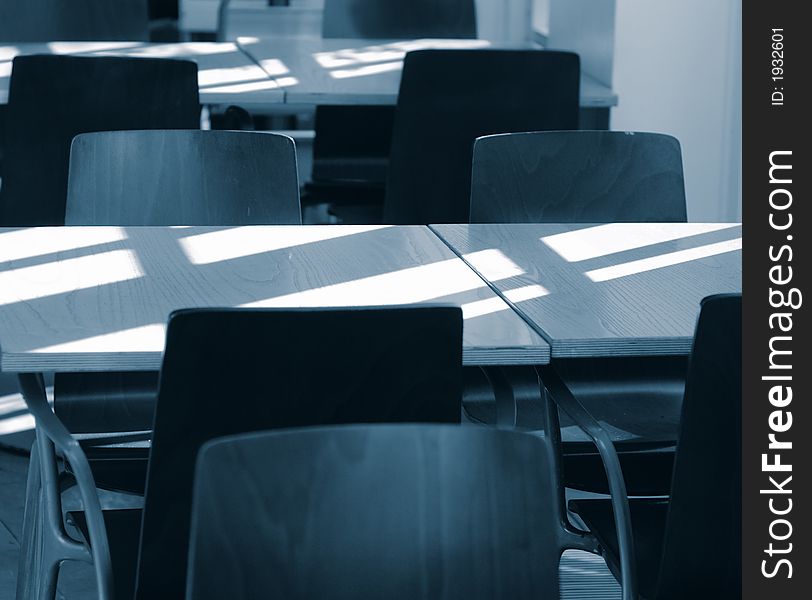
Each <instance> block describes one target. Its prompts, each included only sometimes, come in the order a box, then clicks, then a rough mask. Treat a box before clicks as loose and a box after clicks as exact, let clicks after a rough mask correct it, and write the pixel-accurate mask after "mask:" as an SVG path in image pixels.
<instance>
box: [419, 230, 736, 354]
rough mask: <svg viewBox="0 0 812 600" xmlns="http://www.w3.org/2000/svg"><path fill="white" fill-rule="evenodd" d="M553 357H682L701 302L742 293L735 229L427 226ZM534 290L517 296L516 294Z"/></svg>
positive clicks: (687, 351) (692, 331)
mask: <svg viewBox="0 0 812 600" xmlns="http://www.w3.org/2000/svg"><path fill="white" fill-rule="evenodd" d="M432 229H433V230H434V231H435V232H436V233H437V234H438V235H439V236H441V237H442V238H443V239H444V240H445V241H446V242H447V243H448V244H449V245H450V246H451V247H452V248H453V249H454V251H455V252H457V253H458V254H459V255H460V256H462V257H463V258H464V259H465V260H466V261H467V262H468V264H469V265H471V266H472V267H473V268H474V269H475V270H477V272H479V273H480V274H481V275H482V276H483V277H484V278H485V279H486V280H488V282H489V283H490V284H491V286H492V287H493V289H494V290H495V291H497V292H498V293H499V294H500V295H501V296H502V297H503V298H505V299H507V300H508V301H509V302H510V303H511V304H512V305H513V307H514V308H515V309H516V310H517V312H518V313H519V314H521V315H522V316H523V317H524V318H525V319H526V320H527V321H528V322H529V323H532V324H533V326H534V327H535V328H536V330H537V331H538V332H539V333H541V334H542V335H543V336H544V338H545V339H546V340H547V341H548V342H549V343H550V346H551V347H552V357H553V358H580V357H610V356H656V355H684V354H688V353H689V352H690V349H691V343H692V340H693V333H694V327H695V326H696V319H697V316H698V315H699V303H700V301H701V300H702V298H704V297H705V296H708V295H711V294H717V293H723V292H741V244H742V238H741V233H742V232H741V225H740V224H731V223H707V224H701V223H660V224H655V223H614V224H608V225H552V224H547V225H538V224H532V225H433V226H432ZM528 286H537V289H536V292H535V293H534V294H531V295H530V296H529V297H522V295H521V294H520V293H517V291H516V290H522V289H528Z"/></svg>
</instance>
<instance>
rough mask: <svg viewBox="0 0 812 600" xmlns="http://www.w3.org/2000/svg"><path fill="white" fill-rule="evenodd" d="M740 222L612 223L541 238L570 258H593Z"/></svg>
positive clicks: (706, 231)
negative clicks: (642, 225)
mask: <svg viewBox="0 0 812 600" xmlns="http://www.w3.org/2000/svg"><path fill="white" fill-rule="evenodd" d="M740 226H741V225H740V224H738V223H678V224H669V223H650V224H648V225H647V226H646V227H640V224H639V223H609V224H606V225H595V226H592V227H586V228H584V229H575V230H573V231H566V232H564V233H557V234H554V235H547V236H544V237H542V238H539V239H540V240H541V241H542V242H544V244H546V245H547V246H548V247H549V248H551V249H552V250H554V251H555V252H556V253H557V254H558V255H559V256H560V257H561V258H563V259H564V260H566V261H568V262H579V261H582V260H590V259H593V258H598V257H600V256H607V255H609V254H615V253H618V252H625V251H627V250H634V249H637V248H643V247H645V246H651V245H654V244H661V243H663V242H670V241H673V240H678V239H682V238H689V237H691V236H695V235H701V234H704V233H711V232H714V231H720V230H723V229H731V228H733V227H740Z"/></svg>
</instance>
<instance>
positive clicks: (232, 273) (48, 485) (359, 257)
mask: <svg viewBox="0 0 812 600" xmlns="http://www.w3.org/2000/svg"><path fill="white" fill-rule="evenodd" d="M413 303H417V304H432V303H451V304H455V305H458V306H461V307H462V309H463V317H464V325H463V363H464V364H466V365H471V366H475V365H481V366H490V368H493V369H497V370H498V369H499V368H500V367H499V365H503V364H504V365H534V364H543V363H547V362H549V358H550V348H549V346H548V345H547V343H546V342H545V341H544V340H543V339H542V338H541V337H540V336H539V335H538V334H537V333H536V332H535V331H534V330H533V329H532V328H531V327H530V326H528V325H527V323H525V322H524V321H523V320H522V319H521V318H520V317H519V316H518V315H516V314H515V313H514V312H513V311H512V310H510V307H509V306H508V304H507V303H505V302H504V301H503V300H502V299H501V298H499V296H497V295H496V294H495V293H494V292H493V291H492V290H491V289H490V288H489V287H488V285H487V283H486V282H485V281H484V280H482V279H481V278H480V277H479V276H478V275H477V274H476V273H474V272H473V271H472V270H471V269H470V268H469V267H468V266H467V265H466V264H465V263H464V261H462V260H460V259H459V258H458V257H457V256H455V255H454V253H453V252H451V250H449V249H448V247H447V246H446V245H445V244H444V243H443V242H442V240H440V239H439V238H438V237H437V236H436V235H434V234H433V233H432V232H431V231H430V230H429V229H428V228H427V227H419V226H418V227H387V226H268V227H225V226H224V227H126V228H124V227H55V228H30V229H0V370H2V371H7V372H17V373H18V374H19V381H20V388H21V391H22V394H23V397H24V398H25V401H26V404H27V406H28V408H29V410H30V411H31V413H32V414H33V415H34V417H35V418H36V424H37V432H38V434H37V439H36V447H35V448H36V449H35V451H33V452H32V458H31V465H30V468H29V477H28V483H27V485H26V506H27V507H28V508H27V510H26V519H25V522H24V523H23V534H22V539H23V542H22V544H21V545H22V548H23V550H22V551H21V562H20V565H21V568H20V572H19V581H21V582H22V583H21V585H22V586H23V589H25V590H29V592H30V590H32V589H33V588H34V587H36V586H38V585H41V582H42V581H43V576H42V572H43V570H44V569H47V571H48V573H53V569H54V568H56V567H55V566H54V565H55V564H56V563H53V564H48V565H45V563H44V562H43V560H41V557H42V556H44V555H47V556H49V557H52V556H54V555H56V556H57V557H58V558H59V559H61V558H67V557H71V558H74V559H81V560H86V561H91V562H93V564H94V566H95V569H96V574H97V586H98V588H99V590H100V594H102V595H104V594H107V595H105V596H104V597H110V596H109V594H110V593H111V586H112V582H111V580H110V573H111V572H112V570H111V567H110V553H109V546H108V543H107V537H106V534H105V525H104V519H103V516H102V511H101V503H100V499H99V496H98V494H97V490H96V487H95V483H94V480H93V476H92V472H91V470H90V466H89V463H88V461H87V457H86V456H85V454H84V452H83V451H82V449H81V447H80V446H79V444H77V443H76V440H75V439H74V437H73V436H72V435H71V434H70V433H69V432H68V431H67V429H66V428H65V427H64V425H63V424H62V423H61V422H60V421H59V420H58V419H57V417H56V415H55V414H54V413H53V412H52V410H51V408H50V406H49V404H48V399H47V397H46V394H45V388H44V383H43V381H42V377H41V375H40V373H41V372H43V371H73V372H76V371H116V370H124V371H139V370H157V369H159V368H160V363H161V354H162V351H163V347H164V340H165V335H166V332H165V323H166V321H167V318H168V316H169V314H170V313H171V312H172V311H173V310H175V309H179V308H184V307H206V306H208V307H237V306H242V307H299V306H358V305H361V306H363V305H393V304H413ZM508 396H509V395H508ZM55 448H57V449H58V450H59V451H60V452H61V453H62V454H63V455H64V456H65V457H66V459H67V461H68V462H69V463H70V465H71V467H72V471H73V474H74V477H75V479H76V482H77V487H78V490H79V494H80V496H81V500H82V506H83V507H84V509H85V515H86V518H87V522H88V527H89V531H90V537H91V544H90V548H89V549H88V548H87V547H86V546H85V545H83V544H80V543H78V542H75V541H70V540H65V539H64V535H63V534H62V533H61V532H62V528H61V524H59V523H58V522H56V523H55V522H54V521H53V520H47V519H46V514H51V512H53V513H55V514H62V505H61V500H60V492H59V487H58V482H57V479H56V477H55V476H54V475H55V473H56V472H57V467H56V459H55V453H54V449H55ZM40 502H44V503H45V505H44V508H42V509H41V506H40V504H39V503H40ZM47 511H51V512H47ZM49 549H50V550H49ZM48 552H51V554H48ZM55 560H56V559H55ZM43 565H45V566H43ZM48 581H49V582H53V578H50V579H48ZM32 597H33V595H32ZM36 597H39V596H36Z"/></svg>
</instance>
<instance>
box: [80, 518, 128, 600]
mask: <svg viewBox="0 0 812 600" xmlns="http://www.w3.org/2000/svg"><path fill="white" fill-rule="evenodd" d="M141 513H142V511H141V510H140V509H125V510H106V511H104V512H103V515H104V525H105V527H106V528H107V539H108V540H109V542H110V560H111V562H112V563H113V582H114V587H115V597H116V598H128V599H129V598H133V597H134V595H135V573H136V563H137V561H138V543H139V538H140V536H141ZM68 522H69V523H72V524H73V525H74V526H75V527H76V528H77V529H78V530H79V532H80V533H81V534H82V536H83V537H84V539H85V540H88V539H90V536H89V534H88V531H87V520H86V519H85V513H83V512H81V511H76V512H69V513H68Z"/></svg>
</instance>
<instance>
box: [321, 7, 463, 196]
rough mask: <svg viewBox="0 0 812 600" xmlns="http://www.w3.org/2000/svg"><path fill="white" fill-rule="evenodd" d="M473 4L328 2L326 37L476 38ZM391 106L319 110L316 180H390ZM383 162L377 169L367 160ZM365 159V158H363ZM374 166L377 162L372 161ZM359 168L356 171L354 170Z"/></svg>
mask: <svg viewBox="0 0 812 600" xmlns="http://www.w3.org/2000/svg"><path fill="white" fill-rule="evenodd" d="M476 35H477V28H476V9H475V7H474V0H386V1H381V0H325V3H324V16H323V19H322V37H324V38H354V39H364V38H366V39H411V38H432V37H434V38H466V39H467V38H476ZM394 118H395V109H394V107H392V106H317V107H316V138H315V140H314V141H313V179H314V181H320V180H342V179H343V180H352V179H357V178H358V174H357V173H356V171H357V167H355V165H356V163H357V162H358V161H359V159H360V160H362V161H363V162H362V163H361V164H362V165H365V166H366V168H364V167H363V166H362V169H363V170H362V171H361V172H360V176H361V178H369V179H370V180H373V181H376V182H377V183H383V182H384V181H385V180H386V158H387V157H388V156H389V151H390V148H391V145H392V127H393V123H394ZM376 158H377V159H379V160H378V164H379V165H380V167H379V168H375V167H372V168H370V167H369V166H368V165H369V164H370V162H371V161H370V160H369V159H373V160H374V159H376ZM364 159H366V160H364ZM373 164H374V163H373ZM354 167H355V168H354Z"/></svg>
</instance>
